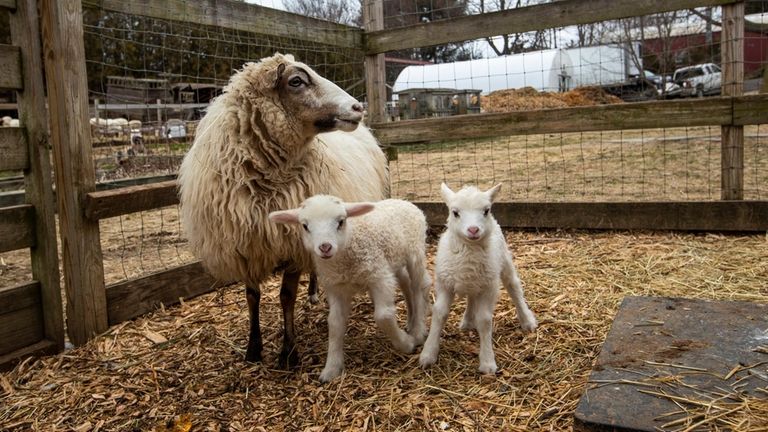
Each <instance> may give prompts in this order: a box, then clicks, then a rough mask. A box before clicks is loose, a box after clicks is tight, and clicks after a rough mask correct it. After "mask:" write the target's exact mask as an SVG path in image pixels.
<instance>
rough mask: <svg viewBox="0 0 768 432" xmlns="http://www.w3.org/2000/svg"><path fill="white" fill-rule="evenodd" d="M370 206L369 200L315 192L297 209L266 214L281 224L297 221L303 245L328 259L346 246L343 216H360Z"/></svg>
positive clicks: (346, 235) (372, 205)
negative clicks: (344, 199) (349, 199)
mask: <svg viewBox="0 0 768 432" xmlns="http://www.w3.org/2000/svg"><path fill="white" fill-rule="evenodd" d="M373 208H374V204H372V203H344V202H342V201H341V200H340V199H339V198H336V197H334V196H331V195H315V196H313V197H310V198H308V199H306V200H305V201H304V202H303V203H301V206H300V207H299V208H297V209H291V210H281V211H275V212H272V213H270V214H269V219H270V220H271V221H272V222H276V223H282V224H301V228H302V231H301V239H302V241H303V242H304V247H305V248H306V249H307V250H308V251H311V252H312V253H314V254H315V255H317V256H318V257H320V258H323V259H330V258H333V257H334V256H335V255H336V253H337V252H338V251H340V250H343V249H344V247H345V246H346V243H347V238H348V236H349V232H348V229H347V223H346V220H347V218H350V217H355V216H360V215H364V214H366V213H368V212H370V211H371V210H373Z"/></svg>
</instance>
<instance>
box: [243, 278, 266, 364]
mask: <svg viewBox="0 0 768 432" xmlns="http://www.w3.org/2000/svg"><path fill="white" fill-rule="evenodd" d="M245 298H246V300H247V301H248V316H249V317H250V321H251V329H250V333H249V334H248V350H247V351H246V352H245V361H249V362H260V361H261V349H262V344H261V328H260V327H259V302H260V301H261V291H260V290H259V286H258V285H257V286H256V287H252V286H248V285H246V286H245Z"/></svg>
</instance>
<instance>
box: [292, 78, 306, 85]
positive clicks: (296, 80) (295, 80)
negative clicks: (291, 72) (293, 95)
mask: <svg viewBox="0 0 768 432" xmlns="http://www.w3.org/2000/svg"><path fill="white" fill-rule="evenodd" d="M304 84H306V83H305V82H304V80H303V79H301V78H299V77H293V78H291V79H290V80H288V85H289V86H291V87H301V86H302V85H304Z"/></svg>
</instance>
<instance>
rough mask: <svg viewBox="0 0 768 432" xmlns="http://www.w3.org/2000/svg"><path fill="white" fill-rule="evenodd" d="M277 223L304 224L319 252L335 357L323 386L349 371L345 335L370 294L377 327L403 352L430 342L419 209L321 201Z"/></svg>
mask: <svg viewBox="0 0 768 432" xmlns="http://www.w3.org/2000/svg"><path fill="white" fill-rule="evenodd" d="M269 218H270V219H271V220H272V221H274V222H277V223H283V224H297V225H298V224H300V225H301V227H302V229H303V231H302V239H303V241H304V247H305V248H306V249H307V250H308V251H311V252H312V257H313V259H314V261H315V269H316V271H317V276H318V279H319V280H320V282H321V283H322V284H323V287H324V289H325V291H326V294H327V297H328V304H329V306H330V312H329V314H328V357H327V359H326V362H325V368H324V369H323V372H322V373H321V374H320V381H323V382H328V381H330V380H332V379H333V378H336V377H337V376H339V375H340V374H341V372H342V371H343V370H344V333H346V331H347V319H348V318H349V310H350V305H351V302H352V298H353V297H354V295H355V294H357V293H360V292H365V291H367V292H368V295H370V297H371V300H373V305H374V309H375V311H374V314H373V316H374V320H375V321H376V325H377V326H378V328H379V329H380V330H381V332H382V333H384V335H385V336H387V337H388V338H389V340H390V341H391V342H392V345H393V346H394V347H395V349H397V350H399V351H401V352H404V353H411V352H413V350H414V348H415V347H416V346H417V345H419V344H421V343H422V342H424V339H425V338H426V336H427V331H426V326H425V324H424V313H425V309H426V303H427V298H426V297H427V293H428V292H429V286H430V284H431V281H430V278H429V275H428V274H427V271H426V255H425V242H426V233H427V221H426V219H425V217H424V213H422V212H421V210H419V208H418V207H416V206H415V205H413V204H411V203H409V202H407V201H401V200H394V199H390V200H385V201H380V202H377V203H375V204H374V203H353V204H345V203H343V202H341V200H339V199H338V198H336V197H333V196H329V195H317V196H314V197H312V198H309V199H308V200H306V201H304V203H303V204H302V205H301V207H300V208H298V209H293V210H285V211H278V212H273V213H271V214H270V215H269ZM398 284H399V285H400V288H401V289H402V290H403V295H404V296H405V300H406V305H407V307H408V326H407V328H408V332H407V333H406V332H404V331H403V330H402V329H400V327H399V326H398V325H397V310H396V308H395V290H396V288H397V286H398Z"/></svg>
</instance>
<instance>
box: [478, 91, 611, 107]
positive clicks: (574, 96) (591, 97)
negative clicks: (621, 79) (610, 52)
mask: <svg viewBox="0 0 768 432" xmlns="http://www.w3.org/2000/svg"><path fill="white" fill-rule="evenodd" d="M617 103H623V101H622V100H621V99H619V98H618V97H616V96H613V95H610V94H608V93H606V92H605V91H604V90H603V89H601V88H600V87H578V88H576V89H573V90H571V91H567V92H564V93H551V92H539V91H536V89H534V88H532V87H523V88H520V89H510V90H498V91H495V92H493V93H491V94H489V95H488V96H482V99H481V101H480V106H482V107H483V110H484V111H485V112H489V113H494V112H509V111H526V110H536V109H542V108H565V107H572V106H594V105H607V104H617Z"/></svg>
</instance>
